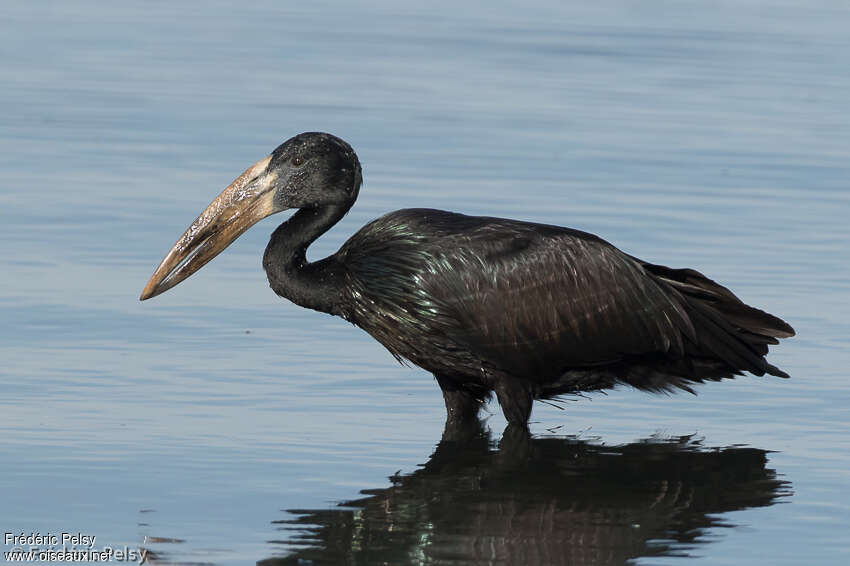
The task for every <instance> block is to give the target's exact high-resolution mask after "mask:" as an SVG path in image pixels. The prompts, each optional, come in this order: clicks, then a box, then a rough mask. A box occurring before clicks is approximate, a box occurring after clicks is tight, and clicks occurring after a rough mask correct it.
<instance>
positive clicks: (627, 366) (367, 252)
mask: <svg viewBox="0 0 850 566" xmlns="http://www.w3.org/2000/svg"><path fill="white" fill-rule="evenodd" d="M361 182H362V174H361V168H360V162H359V160H358V159H357V155H356V154H355V153H354V150H353V149H352V148H351V146H350V145H348V144H347V143H346V142H344V141H343V140H341V139H339V138H337V137H334V136H332V135H330V134H325V133H304V134H300V135H297V136H295V137H293V138H292V139H290V140H288V141H286V142H285V143H283V144H282V145H281V146H279V147H278V148H277V149H275V150H274V151H273V152H272V153H271V155H269V156H268V157H265V158H264V159H262V160H260V161H258V162H257V163H256V164H254V165H252V166H251V167H250V168H248V169H247V170H246V171H245V172H244V173H243V174H242V175H240V176H239V178H237V179H236V180H235V181H234V182H233V183H232V184H231V185H230V186H228V187H227V188H226V189H224V191H223V192H222V193H221V194H220V195H219V196H218V197H217V198H216V199H215V200H214V201H213V202H212V203H211V204H210V205H209V206H208V207H207V209H206V210H204V211H203V212H202V213H201V215H200V216H198V218H197V219H196V220H195V221H194V222H193V223H192V224H191V226H189V228H188V229H187V230H186V232H185V233H184V234H183V235H182V236H181V237H180V239H179V240H177V243H176V244H174V247H173V248H171V250H170V251H169V252H168V254H167V255H166V256H165V258H164V259H163V260H162V263H160V265H159V267H157V269H156V271H155V272H154V274H153V276H152V277H151V279H150V281H148V284H147V286H146V287H145V289H144V291H143V292H142V295H141V299H142V300H145V299H149V298H150V297H153V296H155V295H158V294H160V293H162V292H164V291H166V290H168V289H170V288H171V287H173V286H174V285H177V284H178V283H179V282H181V281H182V280H184V279H186V278H187V277H189V276H190V275H191V274H192V273H194V272H195V271H197V270H198V269H200V268H201V267H202V266H203V265H205V264H206V263H207V262H208V261H210V260H211V259H212V258H213V257H215V256H216V255H217V254H218V253H220V252H221V251H222V250H224V248H226V247H227V246H228V245H229V244H230V243H231V242H233V240H235V239H236V238H237V237H238V236H239V235H241V234H242V233H243V232H244V231H245V230H247V229H248V228H249V227H250V226H252V225H253V224H255V223H256V222H258V221H259V220H261V219H262V218H265V217H266V216H269V215H271V214H274V213H276V212H280V211H283V210H287V209H292V208H297V209H298V211H297V212H296V213H295V214H294V215H293V216H292V217H291V218H290V219H289V220H287V221H286V222H284V223H283V224H281V225H280V226H279V227H278V228H277V229H276V230H275V231H274V233H273V234H272V236H271V240H270V241H269V245H268V247H267V248H266V251H265V255H264V256H263V267H264V268H265V270H266V274H267V276H268V280H269V283H270V285H271V287H272V289H273V290H274V291H275V292H276V293H277V294H278V295H280V296H282V297H285V298H287V299H289V300H290V301H292V302H294V303H296V304H298V305H301V306H303V307H307V308H310V309H314V310H318V311H322V312H326V313H329V314H333V315H337V316H341V317H342V318H344V319H346V320H348V321H349V322H351V323H352V324H354V325H356V326H359V327H360V328H362V329H363V330H365V331H366V332H368V333H369V334H371V335H372V337H374V338H375V339H376V340H378V342H380V343H381V344H383V345H384V346H385V347H386V348H387V349H388V350H389V351H390V352H391V353H392V354H393V355H394V356H395V357H396V358H398V359H399V360H409V361H411V362H413V363H414V364H416V365H418V366H420V367H422V368H424V369H426V370H428V371H429V372H431V373H433V374H434V376H435V377H436V378H437V383H438V384H439V385H440V388H441V389H442V391H443V396H444V398H445V403H446V408H447V410H448V414H449V418H450V419H468V418H470V417H473V416H475V415H476V414H477V412H478V409H479V407H480V405H481V403H482V401H483V400H485V398H486V397H487V396H488V395H489V394H490V393H491V392H495V393H496V397H497V398H498V401H499V404H500V405H501V407H502V411H503V412H504V414H505V417H506V418H507V420H508V421H509V422H510V423H516V424H521V425H525V424H526V423H527V421H528V417H529V415H530V413H531V405H532V401H533V400H534V399H547V398H551V397H554V396H557V395H563V394H568V393H578V392H581V391H590V390H598V389H605V388H609V387H612V386H614V385H616V384H618V383H627V384H629V385H632V386H634V387H636V388H638V389H644V390H649V391H668V390H672V389H675V388H680V389H684V390H688V391H691V388H690V386H689V384H691V383H695V382H703V381H705V380H720V379H723V378H731V377H733V376H735V375H740V374H742V373H743V372H744V371H748V372H750V373H753V374H755V375H764V374H765V373H767V374H771V375H775V376H779V377H788V374H786V373H785V372H783V371H782V370H780V369H779V368H777V367H775V366H773V365H771V364H769V363H768V362H767V360H766V359H765V355H766V354H767V350H768V345H769V344H777V343H778V340H777V338H787V337H789V336H793V335H794V330H793V329H792V328H791V326H789V325H788V324H786V323H785V322H784V321H782V320H780V319H779V318H777V317H775V316H773V315H770V314H768V313H766V312H764V311H761V310H758V309H756V308H753V307H750V306H748V305H746V304H744V303H743V302H742V301H741V300H739V299H738V298H737V297H736V296H735V295H734V294H732V292H731V291H729V290H728V289H726V288H725V287H722V286H721V285H718V284H717V283H715V282H714V281H712V280H710V279H708V278H706V277H705V276H703V275H702V274H701V273H699V272H697V271H694V270H692V269H671V268H668V267H664V266H661V265H653V264H650V263H646V262H644V261H641V260H640V259H638V258H635V257H632V256H630V255H627V254H625V253H623V252H621V251H620V250H618V249H617V248H615V247H614V246H612V245H611V244H609V243H608V242H606V241H604V240H602V239H600V238H598V237H597V236H594V235H592V234H588V233H586V232H581V231H578V230H573V229H570V228H562V227H559V226H548V225H544V224H534V223H530V222H520V221H517V220H507V219H502V218H487V217H476V216H465V215H462V214H456V213H453V212H445V211H442V210H431V209H424V208H420V209H405V210H398V211H395V212H391V213H389V214H387V215H385V216H382V217H381V218H378V219H377V220H375V221H373V222H371V223H369V224H367V225H366V226H364V227H363V228H361V229H360V231H359V232H357V233H356V234H354V236H352V237H351V238H350V239H349V240H348V241H347V242H346V243H345V244H343V246H342V248H340V250H339V251H338V252H336V253H335V254H333V255H331V256H330V257H327V258H325V259H322V260H320V261H316V262H312V263H310V262H308V261H307V257H306V252H307V247H308V246H309V245H310V244H311V243H312V242H313V241H315V240H316V239H317V238H318V237H319V236H321V235H322V234H323V233H324V232H326V231H327V230H328V229H329V228H330V227H331V226H333V225H334V224H335V223H336V222H338V221H339V220H340V219H341V218H342V217H343V216H344V215H345V214H346V212H348V210H349V209H350V208H351V206H352V205H353V204H354V201H355V200H356V199H357V194H358V192H359V190H360V185H361Z"/></svg>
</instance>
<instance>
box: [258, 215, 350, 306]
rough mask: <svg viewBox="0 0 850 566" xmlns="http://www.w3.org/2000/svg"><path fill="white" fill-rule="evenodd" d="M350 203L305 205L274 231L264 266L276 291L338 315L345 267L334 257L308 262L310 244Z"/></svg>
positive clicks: (294, 301) (334, 222)
mask: <svg viewBox="0 0 850 566" xmlns="http://www.w3.org/2000/svg"><path fill="white" fill-rule="evenodd" d="M349 208H350V205H349V206H342V205H341V206H324V207H317V208H304V209H300V210H299V211H298V212H296V213H295V214H294V215H293V216H292V218H290V219H289V220H287V221H286V222H284V223H283V224H281V225H280V226H278V227H277V229H276V230H275V231H274V232H273V233H272V236H271V239H270V240H269V245H268V246H266V252H265V254H264V255H263V268H264V269H265V270H266V276H267V277H268V279H269V285H271V288H272V289H273V290H274V292H275V293H277V294H278V295H280V296H281V297H284V298H286V299H289V300H290V301H292V302H293V303H295V304H297V305H299V306H302V307H306V308H309V309H313V310H317V311H322V312H327V313H330V314H339V309H338V307H339V304H340V298H341V295H340V293H341V289H342V288H343V281H342V278H343V276H344V273H343V267H342V265H340V264H339V263H338V262H337V261H336V258H335V257H334V256H331V257H328V258H325V259H322V260H319V261H316V262H313V263H309V262H308V261H307V247H308V246H309V245H310V244H312V243H313V242H314V241H315V240H316V238H318V237H319V236H321V235H322V234H324V233H325V232H327V231H328V229H330V227H331V226H333V225H334V224H336V223H337V222H338V221H339V220H340V219H341V218H342V217H343V216H345V213H346V212H348V209H349Z"/></svg>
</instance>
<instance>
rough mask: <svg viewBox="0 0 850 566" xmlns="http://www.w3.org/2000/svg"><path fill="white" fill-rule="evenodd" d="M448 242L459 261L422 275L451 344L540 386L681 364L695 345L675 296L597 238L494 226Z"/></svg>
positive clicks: (447, 260)
mask: <svg viewBox="0 0 850 566" xmlns="http://www.w3.org/2000/svg"><path fill="white" fill-rule="evenodd" d="M447 239H448V240H453V245H452V249H453V250H455V253H451V254H448V253H447V254H446V255H445V256H444V257H443V258H442V259H443V261H442V262H437V265H442V266H444V268H443V269H438V270H430V271H429V272H427V273H426V274H425V275H424V276H423V278H422V285H423V287H424V289H425V294H427V295H428V296H430V297H433V298H434V300H435V302H436V303H437V304H438V305H439V308H440V310H441V311H444V312H445V313H446V316H445V317H444V318H447V319H449V320H451V321H452V322H453V324H452V326H451V328H449V329H447V332H450V333H451V336H452V338H453V339H454V340H455V341H457V342H460V343H464V344H465V345H466V346H467V347H468V348H469V349H470V350H472V351H474V352H476V353H477V354H478V355H479V356H480V357H481V358H482V359H484V360H488V361H491V362H493V363H495V364H496V365H497V366H498V367H501V368H504V369H506V370H508V371H512V372H514V373H518V374H520V375H526V376H527V377H529V378H533V377H539V378H540V379H546V378H548V377H550V376H552V375H553V374H558V373H560V372H563V371H565V370H566V369H569V368H575V367H592V366H596V365H602V364H610V363H613V362H616V361H619V360H621V359H623V358H624V357H625V356H629V355H646V354H655V353H657V354H666V356H669V357H672V358H678V357H681V356H682V355H683V354H684V350H685V348H684V346H683V337H689V338H691V340H693V339H694V328H693V326H692V324H691V321H690V318H689V316H688V314H687V313H686V311H685V308H684V306H683V304H682V301H681V298H680V296H679V294H678V293H677V292H676V291H674V290H672V289H671V288H670V287H669V286H667V285H665V284H664V283H662V282H660V281H659V280H658V279H657V278H655V277H654V276H653V275H651V274H649V273H648V272H647V271H645V270H644V269H643V267H642V266H641V265H640V263H638V262H637V261H635V260H634V259H632V258H631V257H629V256H627V255H626V254H624V253H622V252H620V251H619V250H618V249H617V248H615V247H613V246H612V245H610V244H608V243H607V242H605V241H603V240H600V239H599V238H596V237H595V236H592V235H590V234H585V233H583V232H578V231H573V230H568V229H558V228H555V227H545V228H540V227H538V225H527V224H524V223H517V222H507V223H504V222H498V223H494V224H490V225H487V226H482V227H481V228H479V229H477V230H474V231H472V232H468V233H465V234H458V235H455V236H454V237H450V238H447ZM531 372H534V373H535V374H536V375H529V374H530V373H531Z"/></svg>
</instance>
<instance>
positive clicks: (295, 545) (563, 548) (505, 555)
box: [259, 423, 790, 566]
mask: <svg viewBox="0 0 850 566" xmlns="http://www.w3.org/2000/svg"><path fill="white" fill-rule="evenodd" d="M447 426H450V425H447ZM765 463H766V452H765V451H764V450H758V449H754V448H724V449H707V448H705V447H703V446H702V445H701V444H700V442H699V441H697V440H695V439H693V438H691V437H687V438H678V439H657V438H651V439H647V440H643V441H640V442H636V443H632V444H627V445H624V446H606V445H604V444H602V443H599V442H593V441H586V440H579V439H577V438H570V437H543V438H529V436H528V435H527V433H526V432H525V430H524V429H513V428H511V427H509V428H508V429H507V430H506V431H505V434H504V435H503V437H502V440H501V442H500V443H499V445H498V447H497V446H496V445H495V443H494V441H493V440H492V439H491V437H490V435H489V434H488V433H486V432H485V431H484V428H483V426H482V425H481V424H480V423H479V425H478V426H477V427H471V428H469V427H467V428H461V429H458V430H448V429H447V431H446V433H445V434H444V437H443V440H442V441H441V442H440V444H439V445H438V446H437V448H436V450H435V451H434V454H433V455H432V456H431V458H430V459H429V461H428V463H427V464H425V465H424V466H422V467H421V468H420V469H419V470H417V471H415V472H414V473H412V474H409V475H395V476H392V477H391V478H390V481H391V484H392V485H390V486H389V487H387V488H384V489H376V490H368V491H363V492H362V493H363V494H364V495H365V496H366V497H363V498H361V499H356V500H352V501H346V502H343V503H340V504H339V506H338V507H337V508H331V509H320V510H290V511H289V512H288V513H289V514H290V515H294V516H295V518H294V519H293V518H286V519H282V520H280V521H275V526H276V528H277V530H278V532H277V534H276V535H275V537H274V538H275V539H276V540H275V541H273V542H274V543H275V544H277V545H280V555H281V557H273V558H269V559H267V560H263V561H261V562H259V564H261V565H264V566H272V565H278V564H280V565H283V564H302V565H303V564H411V563H412V564H469V563H473V564H546V565H550V564H552V565H555V564H625V563H627V562H628V561H630V560H631V559H634V558H637V557H646V556H671V555H683V554H688V553H689V551H690V550H691V549H693V548H694V547H696V546H698V545H700V544H705V543H708V542H710V541H709V540H707V539H706V537H704V536H703V535H704V534H705V533H706V530H707V529H709V528H710V527H718V526H731V523H730V522H728V521H727V520H726V519H724V518H723V516H722V515H723V514H724V513H728V512H730V511H735V510H739V509H747V508H751V507H763V506H767V505H771V504H773V503H775V502H776V501H777V499H778V498H780V497H783V496H788V495H790V484H789V483H788V482H787V481H784V480H780V479H777V477H776V472H775V471H774V470H772V469H769V468H766V467H765Z"/></svg>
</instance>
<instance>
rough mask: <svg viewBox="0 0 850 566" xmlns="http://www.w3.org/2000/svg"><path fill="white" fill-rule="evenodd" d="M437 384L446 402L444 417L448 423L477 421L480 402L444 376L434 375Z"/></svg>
mask: <svg viewBox="0 0 850 566" xmlns="http://www.w3.org/2000/svg"><path fill="white" fill-rule="evenodd" d="M434 377H436V378H437V383H438V384H439V385H440V389H441V390H442V391H443V400H444V401H445V402H446V417H447V420H448V421H449V422H467V421H475V420H477V419H478V410H479V409H480V408H481V402H480V401H479V400H478V399H476V398H475V397H474V396H473V395H472V394H471V393H469V392H468V391H465V390H463V389H461V388H459V387H458V386H457V383H456V382H455V381H454V380H453V379H451V378H448V377H446V376H443V375H437V374H434Z"/></svg>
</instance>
